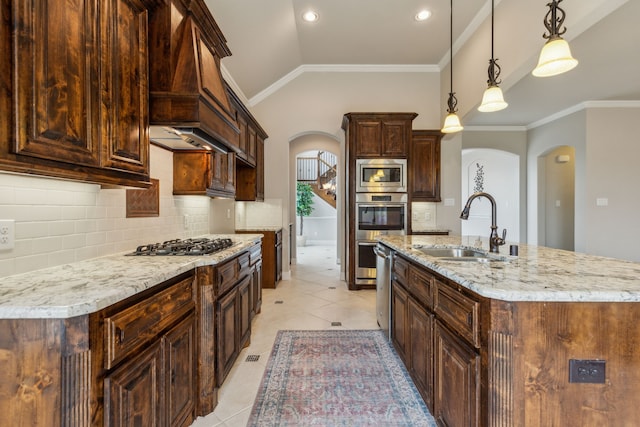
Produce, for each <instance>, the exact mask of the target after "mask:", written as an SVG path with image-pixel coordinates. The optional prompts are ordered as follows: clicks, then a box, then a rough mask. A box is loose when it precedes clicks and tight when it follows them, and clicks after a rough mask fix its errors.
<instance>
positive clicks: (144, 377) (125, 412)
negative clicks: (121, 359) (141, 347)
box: [104, 341, 166, 427]
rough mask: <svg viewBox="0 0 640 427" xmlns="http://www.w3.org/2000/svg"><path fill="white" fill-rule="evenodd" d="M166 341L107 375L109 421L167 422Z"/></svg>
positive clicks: (119, 426)
mask: <svg viewBox="0 0 640 427" xmlns="http://www.w3.org/2000/svg"><path fill="white" fill-rule="evenodd" d="M163 371H164V369H163V363H162V343H161V341H158V342H156V343H155V344H153V345H152V346H151V347H149V348H148V349H146V350H145V351H144V352H142V353H141V354H140V355H139V356H136V357H135V358H133V359H132V360H130V361H129V362H126V363H125V364H124V365H122V366H121V367H119V368H118V369H116V370H115V371H114V372H113V373H112V374H111V375H109V376H108V377H107V378H105V382H104V387H105V396H104V402H105V408H104V412H105V425H107V426H110V427H125V426H132V427H133V426H161V425H165V424H166V423H165V419H164V413H165V412H164V411H165V405H164V403H163V400H162V399H163V393H162V387H163V386H164V384H165V381H164V378H163Z"/></svg>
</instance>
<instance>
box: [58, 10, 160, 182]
mask: <svg viewBox="0 0 640 427" xmlns="http://www.w3.org/2000/svg"><path fill="white" fill-rule="evenodd" d="M85 3H86V4H89V3H91V2H85ZM102 3H103V4H104V10H103V11H102V14H101V19H102V21H103V22H102V25H101V32H102V34H101V37H100V38H101V41H102V43H101V53H102V58H101V62H100V64H101V71H102V75H101V79H100V82H101V87H100V93H101V94H102V97H103V99H102V100H101V101H102V102H101V106H102V114H101V118H102V123H103V124H107V125H106V126H103V128H102V129H101V135H102V139H103V144H102V146H103V149H102V151H103V153H102V155H103V161H102V165H103V167H106V168H110V169H118V170H127V171H130V172H135V173H140V174H148V173H149V160H148V157H149V131H148V128H149V113H148V99H149V93H148V86H149V84H148V81H147V70H148V65H147V61H148V52H147V46H148V43H147V33H148V30H147V20H148V17H147V15H148V12H147V9H146V6H145V5H144V4H143V3H142V2H141V1H140V0H102ZM63 34H64V33H63Z"/></svg>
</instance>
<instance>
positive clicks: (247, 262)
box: [238, 252, 251, 278]
mask: <svg viewBox="0 0 640 427" xmlns="http://www.w3.org/2000/svg"><path fill="white" fill-rule="evenodd" d="M250 267H251V255H250V254H249V252H245V253H243V254H242V255H240V256H239V257H238V274H239V276H238V278H240V277H242V276H245V275H247V274H249V269H250Z"/></svg>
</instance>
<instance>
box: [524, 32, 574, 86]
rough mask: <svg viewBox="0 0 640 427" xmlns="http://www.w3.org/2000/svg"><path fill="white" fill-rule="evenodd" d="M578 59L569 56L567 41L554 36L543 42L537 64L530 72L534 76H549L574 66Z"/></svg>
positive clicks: (569, 50)
mask: <svg viewBox="0 0 640 427" xmlns="http://www.w3.org/2000/svg"><path fill="white" fill-rule="evenodd" d="M576 65H578V60H577V59H575V58H574V57H573V56H571V49H570V48H569V43H567V41H566V40H564V39H563V38H562V37H556V38H553V39H551V40H549V41H548V42H546V43H545V44H544V46H543V47H542V51H540V58H539V59H538V65H537V66H536V68H535V69H534V70H533V71H532V72H531V74H533V75H534V76H536V77H550V76H556V75H558V74H562V73H565V72H567V71H569V70H572V69H573V68H575V66H576Z"/></svg>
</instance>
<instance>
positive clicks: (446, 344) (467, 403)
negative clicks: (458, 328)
mask: <svg viewBox="0 0 640 427" xmlns="http://www.w3.org/2000/svg"><path fill="white" fill-rule="evenodd" d="M435 323H436V325H435V329H434V334H435V337H434V338H435V346H434V351H435V360H434V364H435V365H434V396H433V397H434V404H433V415H434V417H435V418H436V420H437V421H438V422H439V423H440V424H442V425H446V426H456V427H475V426H478V425H479V409H480V403H479V398H480V392H479V389H480V356H479V355H478V354H477V353H476V352H475V351H474V350H473V349H472V348H471V347H470V346H469V345H468V344H466V343H465V342H464V341H462V340H461V339H460V338H458V337H457V336H456V335H453V334H452V333H451V332H449V331H448V330H447V329H446V328H445V327H444V326H442V325H441V324H440V322H439V321H436V322H435Z"/></svg>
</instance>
